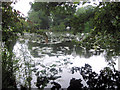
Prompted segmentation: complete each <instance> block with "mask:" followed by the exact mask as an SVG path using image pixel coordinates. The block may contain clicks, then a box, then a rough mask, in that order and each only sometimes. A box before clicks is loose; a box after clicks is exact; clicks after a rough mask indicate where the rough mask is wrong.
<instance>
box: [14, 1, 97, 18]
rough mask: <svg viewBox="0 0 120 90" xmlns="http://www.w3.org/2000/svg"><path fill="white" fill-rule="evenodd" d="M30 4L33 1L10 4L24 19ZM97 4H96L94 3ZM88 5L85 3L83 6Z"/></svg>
mask: <svg viewBox="0 0 120 90" xmlns="http://www.w3.org/2000/svg"><path fill="white" fill-rule="evenodd" d="M30 2H34V0H18V2H17V3H16V4H12V6H13V8H14V9H16V10H19V11H20V12H21V13H22V14H24V16H25V17H27V15H28V11H29V10H30V7H31V6H30ZM95 3H96V4H98V2H97V1H96V2H95ZM89 4H90V5H93V3H89ZM86 5H88V3H86V4H85V5H84V6H86ZM80 7H82V5H79V6H78V8H80Z"/></svg>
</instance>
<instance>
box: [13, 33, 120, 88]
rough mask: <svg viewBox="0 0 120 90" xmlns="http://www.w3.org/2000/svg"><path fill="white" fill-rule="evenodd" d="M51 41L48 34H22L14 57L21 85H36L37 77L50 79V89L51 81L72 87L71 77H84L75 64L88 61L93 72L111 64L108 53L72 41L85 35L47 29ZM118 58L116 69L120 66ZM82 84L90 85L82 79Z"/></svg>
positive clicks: (64, 86) (82, 64)
mask: <svg viewBox="0 0 120 90" xmlns="http://www.w3.org/2000/svg"><path fill="white" fill-rule="evenodd" d="M46 34H47V36H48V43H46V42H45V37H44V36H42V35H37V34H29V33H25V34H24V36H20V38H19V39H18V40H17V42H16V44H15V46H14V50H13V51H14V53H15V58H16V59H17V60H19V62H18V64H17V66H18V67H19V70H18V71H17V72H16V79H17V84H18V87H20V85H23V86H25V85H28V86H31V87H32V88H37V81H38V77H42V78H44V77H46V78H48V79H49V83H48V82H47V84H46V86H45V88H51V87H52V86H53V85H52V84H51V83H50V82H53V81H55V82H57V83H59V84H60V85H61V87H62V88H67V87H68V86H69V83H70V80H71V79H72V78H76V79H79V78H81V79H82V76H81V75H80V73H79V72H78V71H76V72H74V73H73V72H72V69H73V68H75V67H82V66H84V65H85V64H89V65H91V67H92V69H93V71H95V72H97V73H99V71H100V70H101V69H103V68H104V67H107V66H109V65H108V62H107V61H106V60H105V57H104V55H105V52H104V51H103V50H101V51H99V52H98V51H94V50H89V51H87V50H86V49H85V48H82V47H79V46H78V45H76V44H75V43H73V42H72V40H77V41H80V40H81V37H82V34H77V35H73V34H71V33H64V32H63V33H53V32H47V33H46ZM117 67H118V65H117V61H116V66H115V68H116V69H117ZM82 83H83V85H85V86H87V84H86V82H85V81H84V80H83V79H82Z"/></svg>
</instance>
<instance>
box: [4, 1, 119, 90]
mask: <svg viewBox="0 0 120 90" xmlns="http://www.w3.org/2000/svg"><path fill="white" fill-rule="evenodd" d="M11 4H12V2H6V3H5V2H4V3H2V14H3V15H2V74H3V75H2V82H3V83H2V86H3V88H16V89H17V85H16V80H15V71H16V70H18V67H17V63H18V61H17V60H15V59H14V58H13V57H14V54H13V47H14V45H15V43H16V39H17V38H18V35H19V34H23V33H24V32H34V33H37V34H43V35H44V36H45V37H46V42H48V37H47V35H46V34H45V33H43V32H42V31H43V30H45V29H46V30H50V31H66V30H67V28H69V29H70V30H71V31H73V32H74V34H77V33H81V34H82V33H84V37H83V38H82V39H81V41H75V42H76V43H77V44H78V46H80V47H82V48H83V47H84V48H85V49H86V51H89V50H90V49H94V50H95V51H96V52H97V51H101V50H102V51H105V53H106V54H105V57H106V60H111V59H113V58H116V57H117V56H120V13H119V11H120V3H113V2H100V3H99V5H98V6H97V7H93V6H86V7H84V8H83V7H82V8H79V9H76V7H77V4H78V3H77V4H75V3H71V2H60V3H59V2H50V3H47V2H41V3H38V2H35V3H33V4H32V6H31V10H30V11H29V16H28V18H27V19H25V18H23V17H21V15H20V12H19V11H16V10H14V9H13V8H12V7H11ZM8 17H9V18H8ZM85 33H88V34H85ZM78 46H77V47H78ZM86 56H87V55H86ZM88 56H89V55H88ZM114 64H115V63H114V62H112V64H111V62H110V65H112V66H113V70H111V69H110V68H108V67H106V68H105V69H104V70H101V72H100V74H99V75H98V74H97V73H95V72H93V71H92V68H91V66H89V65H85V67H82V68H78V67H77V70H78V71H79V72H80V74H81V75H82V76H83V79H84V80H85V81H86V82H87V84H88V87H83V85H82V84H81V80H75V79H72V80H71V82H70V86H69V87H68V90H73V88H75V87H76V86H74V85H77V86H78V87H79V89H83V88H84V89H86V90H87V89H90V90H93V89H111V90H112V89H115V88H118V89H119V88H120V86H119V85H120V79H119V78H120V72H118V71H117V70H115V68H114ZM27 65H28V66H29V64H28V63H27ZM27 65H26V66H27ZM75 68H76V67H73V68H72V69H74V70H72V72H73V73H74V71H76V70H75ZM26 70H27V69H26ZM50 72H55V73H56V72H57V71H56V70H55V69H54V68H53V69H52V70H50ZM41 73H42V74H43V73H44V72H42V71H41ZM26 75H27V74H26ZM57 78H59V77H56V78H54V77H52V75H51V77H49V78H48V77H39V75H38V78H37V84H36V86H37V87H38V88H40V85H41V86H42V85H43V87H42V88H44V87H45V85H46V84H47V83H48V82H49V80H55V79H57ZM26 80H28V81H31V78H27V79H26ZM75 82H76V83H77V84H76V83H75ZM41 83H42V84H41ZM52 84H54V85H55V86H54V87H53V89H54V88H56V87H57V88H60V87H61V86H60V85H59V84H57V83H56V82H52ZM26 87H27V86H26ZM78 87H77V88H78ZM76 90H77V89H76Z"/></svg>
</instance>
